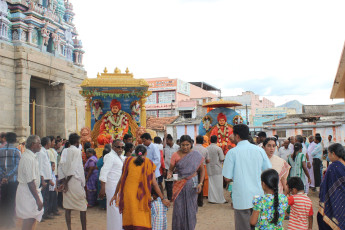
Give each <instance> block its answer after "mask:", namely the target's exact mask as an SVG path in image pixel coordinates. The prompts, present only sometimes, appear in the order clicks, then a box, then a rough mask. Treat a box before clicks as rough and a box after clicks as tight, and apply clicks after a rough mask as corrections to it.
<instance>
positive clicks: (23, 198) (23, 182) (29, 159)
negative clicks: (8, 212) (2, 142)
mask: <svg viewBox="0 0 345 230" xmlns="http://www.w3.org/2000/svg"><path fill="white" fill-rule="evenodd" d="M25 147H26V150H25V152H24V153H23V155H22V158H21V159H20V161H19V166H18V182H19V185H18V188H17V195H16V214H17V217H18V218H21V219H23V226H22V230H31V229H32V228H33V226H34V225H35V223H36V221H41V219H42V215H43V199H42V194H41V191H40V188H39V187H40V184H41V176H40V170H39V166H38V159H37V156H36V153H37V152H39V151H40V149H41V140H40V138H39V137H38V136H29V137H28V139H27V140H26V145H25Z"/></svg>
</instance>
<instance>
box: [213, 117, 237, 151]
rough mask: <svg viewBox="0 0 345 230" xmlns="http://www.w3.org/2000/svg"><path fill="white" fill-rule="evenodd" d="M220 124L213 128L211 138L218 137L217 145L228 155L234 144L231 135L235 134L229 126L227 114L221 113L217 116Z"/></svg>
mask: <svg viewBox="0 0 345 230" xmlns="http://www.w3.org/2000/svg"><path fill="white" fill-rule="evenodd" d="M217 120H218V124H217V125H216V126H215V127H213V129H212V131H211V134H210V136H213V135H216V136H217V145H218V146H219V147H221V148H222V150H223V152H224V154H226V153H227V152H228V151H229V149H230V148H232V147H233V146H234V144H233V143H232V142H231V140H230V135H231V134H232V132H233V129H232V127H231V125H229V124H228V122H227V118H226V116H225V114H223V113H219V114H218V116H217Z"/></svg>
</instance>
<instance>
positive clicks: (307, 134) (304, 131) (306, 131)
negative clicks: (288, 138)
mask: <svg viewBox="0 0 345 230" xmlns="http://www.w3.org/2000/svg"><path fill="white" fill-rule="evenodd" d="M312 135H313V130H302V136H304V137H309V136H312Z"/></svg>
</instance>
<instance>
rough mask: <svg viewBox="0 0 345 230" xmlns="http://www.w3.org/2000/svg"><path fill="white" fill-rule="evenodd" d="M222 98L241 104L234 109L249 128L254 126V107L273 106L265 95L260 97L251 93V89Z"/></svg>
mask: <svg viewBox="0 0 345 230" xmlns="http://www.w3.org/2000/svg"><path fill="white" fill-rule="evenodd" d="M223 100H225V101H227V100H229V101H236V102H239V103H241V104H242V105H243V106H240V107H236V108H235V110H236V112H238V113H239V114H240V115H241V116H242V117H243V120H244V123H245V124H249V126H250V127H251V128H254V127H255V125H254V117H255V114H256V109H259V108H272V107H274V103H273V102H272V101H270V100H268V99H267V98H265V97H263V98H262V99H260V96H259V95H257V94H255V93H253V92H252V91H246V92H243V93H242V94H241V95H238V96H225V97H223ZM247 118H248V123H247Z"/></svg>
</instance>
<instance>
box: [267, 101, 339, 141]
mask: <svg viewBox="0 0 345 230" xmlns="http://www.w3.org/2000/svg"><path fill="white" fill-rule="evenodd" d="M332 107H333V109H334V111H338V110H342V111H341V112H332V110H331V109H329V108H332ZM303 110H304V111H308V112H309V113H304V114H293V115H287V116H286V117H284V118H280V119H276V120H272V121H268V122H264V123H263V124H264V131H266V132H267V135H268V136H272V135H275V134H277V135H278V136H279V138H281V139H285V138H288V137H290V136H295V135H303V136H306V137H307V136H310V135H315V134H316V133H320V134H321V137H322V139H323V140H327V137H328V135H332V136H333V141H334V142H338V143H341V144H343V145H344V138H345V114H344V111H345V106H344V105H326V106H323V105H322V106H304V108H303Z"/></svg>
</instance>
